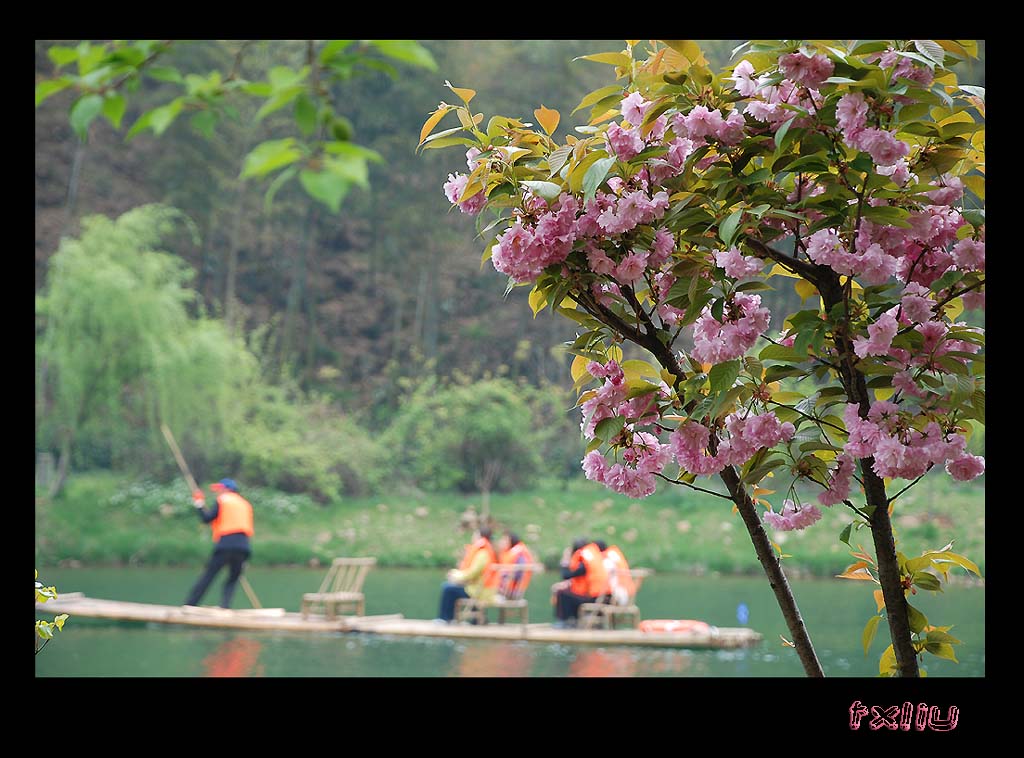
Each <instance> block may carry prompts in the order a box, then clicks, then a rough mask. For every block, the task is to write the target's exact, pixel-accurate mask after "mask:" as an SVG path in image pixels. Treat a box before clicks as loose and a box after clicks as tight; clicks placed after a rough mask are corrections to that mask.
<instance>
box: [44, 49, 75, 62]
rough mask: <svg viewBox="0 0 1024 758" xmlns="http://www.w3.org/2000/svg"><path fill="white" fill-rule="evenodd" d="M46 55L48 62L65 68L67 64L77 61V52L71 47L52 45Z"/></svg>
mask: <svg viewBox="0 0 1024 758" xmlns="http://www.w3.org/2000/svg"><path fill="white" fill-rule="evenodd" d="M46 54H47V56H49V58H50V60H51V61H53V62H54V63H56V64H57V65H58V66H66V65H68V64H69V63H71V62H73V61H76V60H78V50H76V49H75V48H73V47H63V46H61V45H54V46H53V47H51V48H50V49H49V50H47V51H46Z"/></svg>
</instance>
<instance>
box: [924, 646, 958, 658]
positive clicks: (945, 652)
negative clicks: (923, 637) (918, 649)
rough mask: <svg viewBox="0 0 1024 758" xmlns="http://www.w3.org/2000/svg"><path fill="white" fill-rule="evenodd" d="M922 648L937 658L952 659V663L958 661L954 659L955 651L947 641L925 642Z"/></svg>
mask: <svg viewBox="0 0 1024 758" xmlns="http://www.w3.org/2000/svg"><path fill="white" fill-rule="evenodd" d="M924 649H925V650H927V651H928V652H929V653H931V654H932V655H934V656H937V657H939V658H945V659H946V660H950V661H953V663H959V662H960V661H958V660H957V659H956V651H955V650H953V646H952V645H950V644H949V643H948V642H926V643H925V644H924Z"/></svg>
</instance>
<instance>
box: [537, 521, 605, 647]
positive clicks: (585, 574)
mask: <svg viewBox="0 0 1024 758" xmlns="http://www.w3.org/2000/svg"><path fill="white" fill-rule="evenodd" d="M562 578H563V580H564V581H562V582H559V583H557V584H555V585H554V586H552V588H551V590H552V592H553V593H554V604H555V622H554V623H553V624H552V626H553V627H555V628H556V629H566V628H570V627H575V626H576V619H577V617H578V616H579V612H580V606H581V605H583V604H584V603H593V602H596V601H597V600H598V598H601V597H603V596H604V595H607V594H608V572H607V570H606V569H605V567H604V557H603V555H602V554H601V551H600V549H599V548H598V547H597V545H595V544H594V543H593V542H591V541H590V540H587V539H577V540H576V541H575V542H573V544H572V548H566V551H565V553H564V554H563V555H562Z"/></svg>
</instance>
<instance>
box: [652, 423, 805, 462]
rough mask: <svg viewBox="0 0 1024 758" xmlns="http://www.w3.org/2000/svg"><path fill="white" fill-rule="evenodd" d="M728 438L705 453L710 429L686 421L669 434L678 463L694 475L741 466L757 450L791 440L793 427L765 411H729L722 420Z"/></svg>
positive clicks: (709, 438)
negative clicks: (745, 413) (742, 412)
mask: <svg viewBox="0 0 1024 758" xmlns="http://www.w3.org/2000/svg"><path fill="white" fill-rule="evenodd" d="M725 428H726V430H727V431H728V432H729V437H728V438H727V439H724V440H722V441H721V442H720V443H719V446H718V451H717V452H716V453H715V454H714V455H710V454H708V452H707V447H708V443H709V442H710V440H711V430H710V429H708V428H707V427H706V426H704V425H703V424H700V423H698V422H696V421H686V422H685V423H683V424H681V425H680V426H679V427H678V428H676V429H675V431H673V432H672V434H671V435H670V437H669V444H670V445H671V446H672V452H673V454H674V455H675V458H676V461H677V462H678V463H679V465H680V466H681V467H682V468H683V469H685V470H686V471H688V472H690V473H691V474H697V475H698V476H707V475H709V474H717V473H718V472H719V471H721V470H722V469H724V468H725V467H726V466H742V465H743V464H744V463H746V462H747V461H748V460H750V458H751V457H753V455H754V454H755V453H756V452H757V451H758V450H760V449H762V448H766V447H774V446H775V445H777V444H779V443H780V442H787V441H788V440H790V439H792V437H793V434H794V432H795V431H796V429H795V428H794V427H793V425H792V424H791V423H789V422H788V421H786V422H785V423H781V422H780V421H779V419H778V417H777V416H776V415H775V414H774V413H771V412H770V411H769V412H766V413H762V414H756V415H755V414H751V415H746V416H745V415H743V414H741V413H731V414H729V416H727V417H726V419H725Z"/></svg>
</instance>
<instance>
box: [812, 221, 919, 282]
mask: <svg viewBox="0 0 1024 758" xmlns="http://www.w3.org/2000/svg"><path fill="white" fill-rule="evenodd" d="M806 245H807V255H808V256H810V258H811V260H812V261H814V262H815V263H817V264H819V265H822V266H829V267H830V268H831V269H833V270H834V271H835V272H836V273H838V274H843V275H844V276H859V277H861V278H862V279H863V280H864V281H865V282H866V283H867V284H884V283H885V282H887V281H889V279H890V278H892V277H893V276H894V275H895V274H896V273H897V271H899V267H900V260H899V259H898V258H896V257H895V256H893V255H892V254H891V253H890V252H889V251H888V250H886V248H885V247H883V246H882V245H880V244H876V243H871V244H867V245H865V246H864V247H863V252H862V253H851V252H849V251H847V249H846V246H845V245H844V244H843V241H842V240H841V239H840V238H839V235H838V234H837V233H836V232H835V230H834V229H819V230H818V231H816V232H814V234H812V235H811V236H810V237H808V238H807V242H806Z"/></svg>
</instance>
